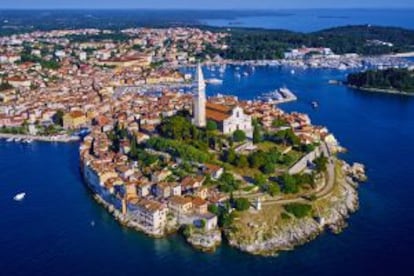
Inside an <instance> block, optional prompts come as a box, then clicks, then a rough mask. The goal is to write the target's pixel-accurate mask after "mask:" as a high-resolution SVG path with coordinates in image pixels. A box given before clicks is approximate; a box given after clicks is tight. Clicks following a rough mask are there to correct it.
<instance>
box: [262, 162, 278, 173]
mask: <svg viewBox="0 0 414 276" xmlns="http://www.w3.org/2000/svg"><path fill="white" fill-rule="evenodd" d="M275 170H276V166H275V164H273V163H269V162H267V163H266V164H264V165H263V166H262V167H261V171H262V172H263V173H264V174H273V173H274V172H275Z"/></svg>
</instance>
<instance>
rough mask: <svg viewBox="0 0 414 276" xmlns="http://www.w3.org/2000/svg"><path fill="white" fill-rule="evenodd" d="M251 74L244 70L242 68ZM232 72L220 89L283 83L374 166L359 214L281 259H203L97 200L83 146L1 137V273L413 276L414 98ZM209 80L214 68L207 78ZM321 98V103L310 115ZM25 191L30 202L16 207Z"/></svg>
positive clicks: (302, 107)
mask: <svg viewBox="0 0 414 276" xmlns="http://www.w3.org/2000/svg"><path fill="white" fill-rule="evenodd" d="M244 70H247V68H241V71H244ZM234 72H235V68H233V67H229V68H228V69H227V71H226V73H225V76H224V83H223V85H220V86H208V93H209V94H210V95H212V94H215V93H218V92H222V93H232V94H237V95H239V96H240V98H243V99H251V98H254V97H255V96H257V95H259V94H260V93H262V92H267V91H270V90H273V89H276V88H279V87H281V86H285V85H286V86H287V87H288V88H290V89H291V90H292V91H294V92H295V93H296V94H297V96H298V101H297V102H294V103H290V104H285V105H282V106H281V107H282V108H283V109H284V110H286V111H301V112H306V113H309V115H310V117H311V119H312V120H313V122H314V123H315V124H321V125H325V126H327V127H328V128H329V129H330V130H331V131H332V132H333V133H334V134H335V136H336V137H337V138H338V140H339V141H340V142H341V143H342V145H343V146H345V147H346V148H347V149H348V150H349V152H348V153H347V154H345V155H344V156H343V158H345V159H346V160H348V161H350V162H353V161H358V162H362V163H364V164H365V165H366V166H367V169H368V177H369V181H368V182H367V183H364V184H362V185H361V186H360V189H359V193H360V209H359V211H358V212H357V213H355V214H354V215H353V216H352V217H351V218H350V219H349V221H348V222H349V225H348V227H347V228H346V229H345V230H344V232H343V233H341V234H339V235H334V234H330V233H325V234H323V235H322V236H320V237H319V238H317V239H316V240H315V241H313V242H311V243H308V244H306V245H305V246H302V247H300V248H298V249H296V250H294V251H292V252H286V253H282V254H280V255H279V256H278V257H267V258H265V257H256V256H250V255H247V254H244V253H241V252H239V251H237V250H235V249H232V248H230V247H228V246H226V245H223V246H221V247H220V248H219V249H218V251H217V252H215V253H212V254H204V253H200V252H197V251H195V250H193V249H192V248H191V247H190V246H188V245H187V244H186V243H185V242H184V240H183V239H182V238H181V237H179V236H173V237H171V238H168V239H160V240H156V239H152V238H149V237H146V236H145V235H143V234H140V233H137V232H134V231H131V230H127V229H125V228H123V227H121V226H120V225H119V224H118V223H117V222H115V221H114V220H113V219H112V217H111V216H110V215H109V214H108V213H107V212H106V211H105V210H104V209H103V208H101V207H100V206H99V205H97V203H95V201H94V200H93V199H92V197H91V196H90V194H89V192H88V190H87V189H86V188H85V186H84V184H83V182H82V180H81V177H80V172H79V166H78V164H79V157H78V145H77V144H76V143H74V144H48V143H40V142H35V143H32V144H29V145H28V144H18V143H7V142H5V141H4V140H3V141H1V142H0V210H1V220H0V274H1V275H100V276H101V275H150V274H151V275H190V274H192V275H239V276H241V275H305V274H306V275H412V272H411V269H412V265H411V264H412V255H413V253H412V252H413V251H412V250H413V248H414V235H413V233H414V204H413V197H414V186H413V180H414V170H413V169H412V163H411V162H412V160H413V156H414V146H413V141H414V120H413V118H414V97H404V96H395V95H387V94H375V93H367V92H360V91H356V90H353V89H349V88H346V87H344V86H333V85H329V84H328V80H330V79H342V78H344V77H345V75H344V74H345V73H344V72H340V71H335V70H307V71H300V70H297V71H296V73H295V74H294V75H292V74H291V73H290V70H287V69H280V68H272V67H258V68H257V69H256V70H255V72H254V73H252V74H251V75H250V76H249V77H242V78H241V79H238V78H236V77H235V76H234ZM206 74H207V75H208V76H211V74H212V73H211V72H207V71H206ZM314 100H317V101H318V102H319V105H320V107H319V108H318V109H316V110H314V109H312V108H311V105H310V102H311V101H314ZM22 191H24V192H26V193H27V196H26V198H25V200H24V201H22V202H15V201H13V199H12V198H13V196H14V195H15V194H16V193H18V192H22Z"/></svg>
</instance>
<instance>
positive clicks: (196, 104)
mask: <svg viewBox="0 0 414 276" xmlns="http://www.w3.org/2000/svg"><path fill="white" fill-rule="evenodd" d="M196 82H197V90H196V91H195V93H194V97H193V124H194V125H195V126H197V127H205V126H206V83H205V81H204V75H203V70H202V69H201V65H200V64H198V66H197V73H196Z"/></svg>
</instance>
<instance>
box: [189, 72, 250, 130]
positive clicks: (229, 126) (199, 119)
mask: <svg viewBox="0 0 414 276" xmlns="http://www.w3.org/2000/svg"><path fill="white" fill-rule="evenodd" d="M196 81H197V91H196V93H195V94H194V97H193V124H194V125H195V126H197V127H205V126H206V124H207V121H209V120H210V121H214V122H216V123H217V126H218V129H219V130H220V131H221V132H222V133H223V134H232V133H233V132H234V131H236V130H238V129H239V130H242V131H244V132H245V133H246V135H247V137H252V136H253V125H252V117H251V116H250V115H247V114H246V113H244V110H243V108H241V107H240V106H237V105H236V106H226V105H222V104H215V103H209V102H207V100H206V93H205V90H206V84H205V81H204V76H203V71H202V69H201V65H198V68H197V74H196Z"/></svg>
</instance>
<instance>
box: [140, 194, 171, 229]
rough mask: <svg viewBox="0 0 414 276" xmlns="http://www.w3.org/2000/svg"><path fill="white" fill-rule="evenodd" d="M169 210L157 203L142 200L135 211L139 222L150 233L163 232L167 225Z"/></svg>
mask: <svg viewBox="0 0 414 276" xmlns="http://www.w3.org/2000/svg"><path fill="white" fill-rule="evenodd" d="M167 213H168V208H167V207H166V206H165V205H164V204H162V203H159V202H157V201H154V200H148V199H141V200H139V201H138V203H137V204H136V210H135V211H134V215H135V218H136V219H137V222H138V223H139V224H140V225H142V226H143V227H145V228H146V229H147V230H148V231H150V232H158V233H160V232H163V230H164V228H165V225H166V223H167Z"/></svg>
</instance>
